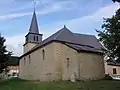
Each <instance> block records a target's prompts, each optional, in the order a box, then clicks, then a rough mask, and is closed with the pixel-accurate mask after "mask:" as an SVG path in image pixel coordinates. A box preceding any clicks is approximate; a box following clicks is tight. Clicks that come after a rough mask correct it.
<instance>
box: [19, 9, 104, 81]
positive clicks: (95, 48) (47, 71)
mask: <svg viewBox="0 0 120 90" xmlns="http://www.w3.org/2000/svg"><path fill="white" fill-rule="evenodd" d="M42 36H43V34H40V33H39V28H38V23H37V17H36V12H35V11H34V13H33V16H32V21H31V25H30V28H29V32H28V34H27V35H26V36H25V39H26V40H25V43H24V45H23V49H24V52H23V55H22V56H20V63H19V64H20V73H19V78H21V79H25V80H39V81H57V80H71V76H73V75H74V77H75V79H77V80H98V79H101V78H104V76H105V68H104V57H103V52H102V45H101V44H100V42H99V41H98V40H97V38H96V37H95V36H94V35H86V34H79V33H74V32H72V31H70V30H69V29H68V28H67V27H66V26H64V27H63V28H62V29H60V30H58V31H57V32H55V33H54V34H53V35H51V36H50V37H48V38H46V39H44V40H42Z"/></svg>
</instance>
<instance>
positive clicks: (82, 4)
mask: <svg viewBox="0 0 120 90" xmlns="http://www.w3.org/2000/svg"><path fill="white" fill-rule="evenodd" d="M33 1H34V0H2V1H1V2H0V11H1V12H0V32H1V33H2V35H3V36H4V37H5V38H6V40H7V41H6V45H7V49H8V50H10V51H13V53H14V55H21V54H22V45H23V43H24V36H25V34H26V33H27V32H28V29H29V26H30V23H31V18H32V14H33V9H34V8H33V7H34V2H33ZM118 8H119V5H118V3H112V0H36V13H37V19H38V24H39V30H40V33H42V34H43V35H44V36H43V38H46V37H48V36H50V35H51V34H53V33H54V32H56V31H57V30H59V29H61V28H62V27H63V25H66V26H67V27H68V28H69V29H70V30H71V31H73V32H77V33H84V34H93V35H96V36H97V33H96V32H95V29H100V27H101V24H102V21H103V17H111V16H112V15H113V14H114V12H115V11H116V10H117V9H118Z"/></svg>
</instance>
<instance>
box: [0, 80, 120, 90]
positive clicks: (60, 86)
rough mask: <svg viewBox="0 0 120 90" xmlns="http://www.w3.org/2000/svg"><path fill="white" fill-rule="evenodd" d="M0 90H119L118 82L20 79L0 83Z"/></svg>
mask: <svg viewBox="0 0 120 90" xmlns="http://www.w3.org/2000/svg"><path fill="white" fill-rule="evenodd" d="M0 90H120V81H115V80H99V81H89V82H75V83H71V82H69V81H58V82H32V81H25V80H20V79H10V80H5V81H0Z"/></svg>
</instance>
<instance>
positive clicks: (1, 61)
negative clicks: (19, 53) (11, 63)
mask: <svg viewBox="0 0 120 90" xmlns="http://www.w3.org/2000/svg"><path fill="white" fill-rule="evenodd" d="M5 41H6V40H5V39H4V37H2V36H1V35H0V73H2V72H3V71H8V67H7V64H8V62H7V61H8V59H9V57H10V56H11V54H12V53H11V52H8V51H7V50H6V46H5V45H4V43H5Z"/></svg>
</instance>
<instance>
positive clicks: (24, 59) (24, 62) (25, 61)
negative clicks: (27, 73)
mask: <svg viewBox="0 0 120 90" xmlns="http://www.w3.org/2000/svg"><path fill="white" fill-rule="evenodd" d="M25 64H26V58H25V57H24V65H25Z"/></svg>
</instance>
